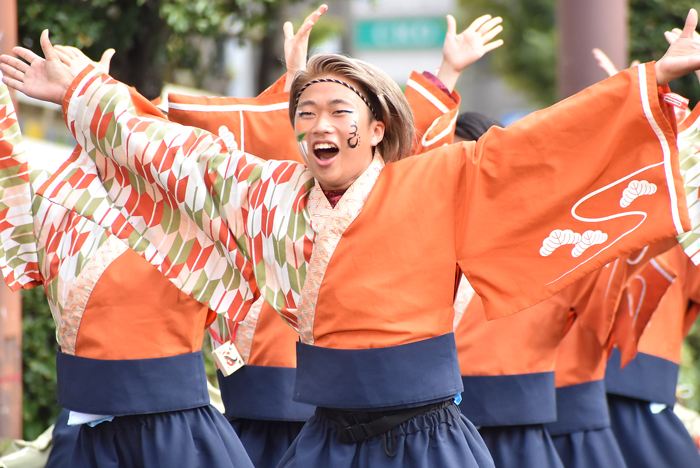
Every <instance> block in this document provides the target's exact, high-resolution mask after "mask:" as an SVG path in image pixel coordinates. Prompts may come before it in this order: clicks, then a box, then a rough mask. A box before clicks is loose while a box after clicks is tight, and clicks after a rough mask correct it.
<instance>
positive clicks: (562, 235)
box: [540, 229, 581, 257]
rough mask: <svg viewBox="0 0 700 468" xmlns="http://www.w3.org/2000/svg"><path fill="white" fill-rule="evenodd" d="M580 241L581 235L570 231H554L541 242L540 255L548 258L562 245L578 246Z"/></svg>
mask: <svg viewBox="0 0 700 468" xmlns="http://www.w3.org/2000/svg"><path fill="white" fill-rule="evenodd" d="M580 241H581V234H579V233H578V232H574V231H572V230H571V229H565V230H563V231H562V230H561V229H555V230H554V231H552V232H550V233H549V237H547V238H546V239H545V240H544V241H542V247H541V248H540V255H542V256H543V257H549V256H550V255H552V253H554V251H555V250H557V249H558V248H559V247H561V246H562V245H572V244H578V243H579V242H580Z"/></svg>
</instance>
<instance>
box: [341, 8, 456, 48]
mask: <svg viewBox="0 0 700 468" xmlns="http://www.w3.org/2000/svg"><path fill="white" fill-rule="evenodd" d="M353 32H354V36H353V42H354V46H355V48H356V49H358V50H404V49H413V50H415V49H441V48H442V43H443V42H444V40H445V33H446V32H447V22H446V21H445V18H444V17H442V16H438V17H428V18H425V17H416V18H394V19H390V18H382V19H376V20H374V19H361V20H357V21H356V22H355V27H354V31H353Z"/></svg>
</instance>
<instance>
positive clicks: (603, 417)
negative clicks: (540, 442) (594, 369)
mask: <svg viewBox="0 0 700 468" xmlns="http://www.w3.org/2000/svg"><path fill="white" fill-rule="evenodd" d="M544 427H545V428H546V429H547V432H549V434H550V435H551V436H556V435H562V434H572V433H574V432H582V431H592V430H594V429H603V428H605V427H610V414H609V413H608V400H607V398H606V397H605V383H604V382H603V381H602V380H596V381H593V382H586V383H582V384H577V385H569V386H566V387H560V388H557V420H556V422H552V423H549V424H545V426H544Z"/></svg>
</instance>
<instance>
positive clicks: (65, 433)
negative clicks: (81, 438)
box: [46, 410, 80, 468]
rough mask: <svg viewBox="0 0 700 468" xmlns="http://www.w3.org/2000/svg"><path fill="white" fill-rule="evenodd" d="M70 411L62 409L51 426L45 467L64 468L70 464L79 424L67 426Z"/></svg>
mask: <svg viewBox="0 0 700 468" xmlns="http://www.w3.org/2000/svg"><path fill="white" fill-rule="evenodd" d="M69 414H70V411H66V410H63V411H61V414H60V415H59V416H58V419H57V420H56V424H54V426H53V435H52V438H51V453H50V454H49V459H48V461H47V462H46V468H64V467H67V466H72V465H71V462H70V460H71V456H72V455H73V449H74V448H75V443H76V441H77V440H78V433H79V432H80V426H69V425H68V415H69Z"/></svg>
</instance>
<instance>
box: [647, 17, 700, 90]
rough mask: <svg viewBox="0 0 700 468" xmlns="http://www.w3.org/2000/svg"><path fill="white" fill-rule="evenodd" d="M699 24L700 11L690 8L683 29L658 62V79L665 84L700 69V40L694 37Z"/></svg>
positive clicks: (659, 82) (661, 83)
mask: <svg viewBox="0 0 700 468" xmlns="http://www.w3.org/2000/svg"><path fill="white" fill-rule="evenodd" d="M697 26H698V12H697V11H696V10H694V9H692V10H690V12H689V13H688V17H687V18H686V20H685V26H684V27H683V31H682V32H681V34H680V35H679V36H678V39H676V40H675V41H674V42H673V43H672V44H671V46H670V47H669V48H668V50H667V51H666V54H664V56H663V57H662V58H661V60H659V61H658V62H656V80H657V82H658V84H660V85H664V84H666V83H668V82H670V81H672V80H675V79H676V78H680V77H681V76H683V75H687V74H688V73H690V72H693V71H695V70H698V69H700V42H698V41H696V40H695V38H694V33H695V28H697Z"/></svg>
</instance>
